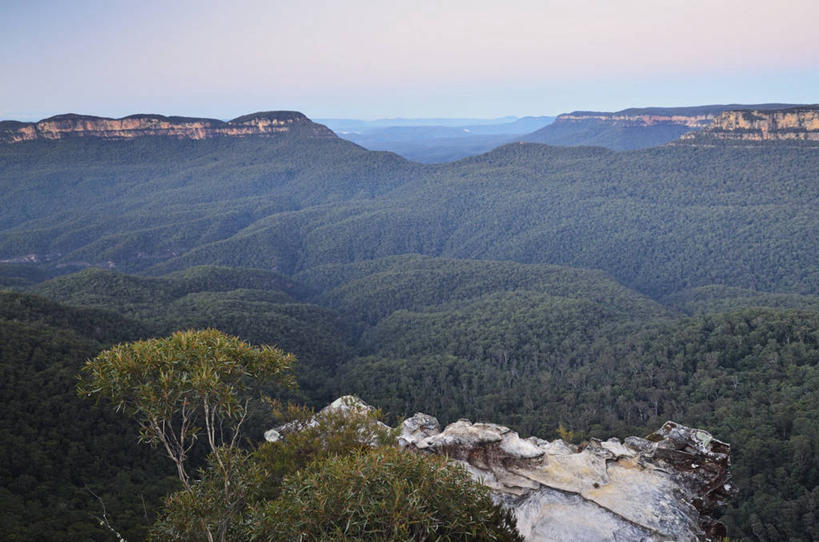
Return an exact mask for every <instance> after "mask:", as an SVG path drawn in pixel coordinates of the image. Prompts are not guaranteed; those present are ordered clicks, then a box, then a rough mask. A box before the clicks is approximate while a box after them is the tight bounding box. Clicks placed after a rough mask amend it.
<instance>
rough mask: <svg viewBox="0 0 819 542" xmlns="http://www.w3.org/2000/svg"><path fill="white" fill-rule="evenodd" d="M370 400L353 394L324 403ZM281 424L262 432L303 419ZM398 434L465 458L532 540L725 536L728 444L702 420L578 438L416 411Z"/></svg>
mask: <svg viewBox="0 0 819 542" xmlns="http://www.w3.org/2000/svg"><path fill="white" fill-rule="evenodd" d="M370 408H371V407H369V406H368V405H366V404H364V403H362V402H361V401H360V400H358V399H356V398H354V397H349V396H347V397H343V398H340V399H338V400H336V401H334V402H333V403H332V404H331V405H329V406H328V407H327V408H326V409H325V410H324V411H322V412H329V411H332V412H338V411H342V412H345V411H346V412H362V411H367V410H369V409H370ZM320 416H321V412H320V413H319V414H318V416H317V417H320ZM278 429H279V431H272V432H268V433H267V434H266V435H265V437H266V438H267V439H268V440H277V439H278V438H280V437H281V434H282V433H283V434H286V433H287V432H289V431H292V430H294V429H296V428H292V427H289V428H288V427H282V428H278ZM285 438H286V436H285ZM363 438H365V439H366V438H368V437H367V436H364V437H363ZM398 442H399V444H400V446H401V447H402V448H404V449H405V450H408V451H411V452H415V453H430V454H439V455H445V456H447V457H448V458H450V459H451V460H452V461H453V462H454V463H457V464H460V465H463V466H464V467H465V468H466V469H467V470H468V471H469V472H470V473H471V474H472V476H473V477H474V478H475V479H476V480H479V481H480V482H482V483H483V484H486V485H487V486H488V487H489V488H490V489H491V491H492V495H493V498H494V499H495V500H496V502H499V503H502V504H503V505H504V506H506V507H508V508H510V509H512V510H514V512H515V517H516V520H517V526H518V530H519V531H520V532H521V534H522V535H523V536H524V537H525V538H526V540H529V541H532V542H541V541H565V540H572V541H575V542H583V541H596V542H597V541H615V540H616V541H629V540H634V541H638V540H639V541H660V540H663V541H666V540H678V541H682V540H716V539H719V538H720V537H723V536H725V529H724V527H723V525H722V524H721V523H719V522H718V521H717V520H716V519H714V517H713V514H714V512H715V511H716V510H717V509H718V507H719V506H721V505H722V504H723V503H724V502H725V501H726V499H728V498H730V496H731V495H732V494H733V492H734V489H733V488H732V485H731V482H730V474H729V467H730V451H731V449H730V446H729V445H728V444H726V443H724V442H721V441H719V440H717V439H715V438H714V437H713V436H711V434H710V433H708V432H707V431H703V430H701V429H694V428H690V427H686V426H684V425H681V424H678V423H675V422H670V421H669V422H666V423H665V424H664V425H663V426H662V427H661V428H660V429H659V430H658V431H656V432H655V433H652V434H651V435H648V436H647V437H646V438H641V437H628V438H626V439H625V440H624V441H620V440H619V439H616V438H612V439H609V440H606V441H601V440H597V439H592V440H591V441H589V442H588V443H586V444H585V445H582V446H575V445H572V444H569V443H566V442H564V441H562V440H553V441H551V442H549V441H546V440H543V439H539V438H537V437H529V438H526V439H523V438H520V436H519V435H518V433H516V432H514V431H512V430H511V429H509V428H508V427H504V426H502V425H496V424H491V423H472V422H470V421H469V420H459V421H457V422H455V423H452V424H450V425H448V426H447V427H446V428H444V429H443V430H442V429H441V427H440V424H439V423H438V420H437V419H435V418H434V417H432V416H429V415H427V414H421V413H418V414H415V415H414V416H412V417H411V418H408V419H406V420H404V422H403V423H402V424H401V426H400V436H399V437H398Z"/></svg>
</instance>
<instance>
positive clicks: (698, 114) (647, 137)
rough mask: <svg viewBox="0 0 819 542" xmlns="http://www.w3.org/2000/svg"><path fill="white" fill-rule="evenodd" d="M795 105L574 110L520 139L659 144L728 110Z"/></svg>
mask: <svg viewBox="0 0 819 542" xmlns="http://www.w3.org/2000/svg"><path fill="white" fill-rule="evenodd" d="M791 107H802V106H798V105H796V104H781V103H767V104H755V105H745V104H726V105H716V104H715V105H701V106H690V107H644V108H630V109H623V110H620V111H614V112H606V111H573V112H571V113H564V114H562V115H558V117H557V118H556V119H555V121H554V122H553V123H552V124H550V125H548V126H545V127H543V128H541V129H540V130H537V131H535V132H532V133H531V134H529V135H527V136H525V137H523V138H521V141H524V142H530V143H546V144H549V145H561V146H578V145H580V146H601V147H606V148H609V149H612V150H618V151H620V150H636V149H643V148H648V147H656V146H660V145H664V144H666V143H671V142H674V141H676V140H678V139H679V138H680V137H682V136H683V135H685V134H687V133H689V132H692V131H696V130H701V129H704V128H707V127H708V126H710V125H711V123H712V122H713V121H714V119H716V118H717V117H719V116H720V115H722V114H724V113H725V112H726V111H739V110H755V111H767V110H780V109H786V108H791Z"/></svg>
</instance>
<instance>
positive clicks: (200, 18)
mask: <svg viewBox="0 0 819 542" xmlns="http://www.w3.org/2000/svg"><path fill="white" fill-rule="evenodd" d="M818 21H819V0H541V1H534V0H507V1H501V0H495V1H486V0H451V1H444V0H438V1H434V0H419V1H415V2H409V1H401V0H372V1H365V0H350V1H342V0H337V1H322V0H315V1H310V0H301V1H299V0H288V1H279V0H266V1H265V0H248V1H241V0H231V1H227V0H225V1H222V2H215V1H210V0H173V1H172V0H162V1H157V0H122V1H119V0H71V1H69V0H60V1H38V0H19V1H14V0H0V119H18V120H36V119H40V118H43V117H47V116H50V115H54V114H58V113H65V112H75V113H85V114H94V115H103V116H117V117H118V116H124V115H127V114H131V113H149V112H150V113H162V114H178V115H189V116H207V117H216V118H224V119H227V118H232V117H235V116H238V115H241V114H244V113H248V112H252V111H259V110H276V109H290V110H299V111H302V112H304V113H305V114H307V115H308V116H310V117H313V118H322V117H325V118H326V117H338V118H380V117H399V116H400V117H498V116H504V115H517V116H523V115H549V114H557V113H561V112H566V111H571V110H577V109H587V110H588V109H596V110H609V111H611V110H617V109H623V108H626V107H636V106H674V105H699V104H709V103H760V102H791V103H816V102H819V32H818V31H817V28H816V26H817V22H818Z"/></svg>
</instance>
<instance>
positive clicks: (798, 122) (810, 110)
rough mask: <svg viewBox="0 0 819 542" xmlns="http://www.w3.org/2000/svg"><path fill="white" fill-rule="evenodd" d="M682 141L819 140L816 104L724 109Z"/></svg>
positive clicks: (817, 107)
mask: <svg viewBox="0 0 819 542" xmlns="http://www.w3.org/2000/svg"><path fill="white" fill-rule="evenodd" d="M681 139H682V141H689V142H699V141H705V140H707V139H711V140H726V141H819V106H811V107H793V108H788V109H779V110H773V111H765V110H755V109H751V110H741V111H726V112H724V113H722V114H720V115H718V116H717V117H716V118H714V120H713V122H712V123H711V124H710V125H709V126H708V127H707V128H705V129H704V130H702V132H700V133H698V134H686V135H684V136H682V138H681Z"/></svg>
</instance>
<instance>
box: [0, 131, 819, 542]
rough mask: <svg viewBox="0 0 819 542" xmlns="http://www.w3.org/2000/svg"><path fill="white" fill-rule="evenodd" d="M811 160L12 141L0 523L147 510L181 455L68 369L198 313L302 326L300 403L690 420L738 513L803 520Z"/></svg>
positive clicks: (253, 423)
mask: <svg viewBox="0 0 819 542" xmlns="http://www.w3.org/2000/svg"><path fill="white" fill-rule="evenodd" d="M817 171H819V150H817V149H812V148H808V147H805V148H802V147H798V146H797V147H792V146H786V145H778V144H768V145H763V146H756V147H754V148H745V147H741V146H712V147H693V146H692V147H662V148H654V149H647V150H641V151H633V152H622V153H617V152H612V151H608V150H605V149H601V148H588V147H579V148H557V147H548V146H545V145H538V144H514V145H508V146H505V147H501V148H499V149H496V150H494V151H492V152H490V153H487V154H485V155H481V156H477V157H473V158H468V159H465V160H462V161H459V162H454V163H448V164H438V165H422V164H416V163H412V162H409V161H406V160H404V159H402V158H400V157H397V156H395V155H392V154H389V153H381V152H368V151H365V150H364V149H362V148H360V147H358V146H356V145H354V144H351V143H349V142H346V141H343V140H340V139H335V138H325V139H320V140H319V139H310V138H303V137H291V138H279V139H277V138H268V139H256V138H245V139H238V138H237V139H231V138H215V139H212V140H205V141H187V140H171V139H164V138H142V139H136V140H133V141H127V142H110V141H102V140H89V139H86V140H65V141H58V142H42V141H40V142H31V143H23V144H16V145H0V188H2V190H0V210H2V212H0V259H2V260H4V262H3V263H0V285H1V286H2V287H5V288H10V289H13V291H12V290H7V291H4V292H2V293H0V333H2V341H0V371H2V373H0V374H2V377H3V382H4V383H5V384H4V386H2V387H1V388H0V394H2V404H3V405H4V411H5V414H4V416H3V418H2V425H0V443H2V444H0V477H1V478H2V483H1V484H0V487H2V490H0V500H2V503H3V506H0V524H2V525H4V526H5V527H4V528H5V532H6V533H9V537H10V539H11V540H27V539H30V538H32V537H33V536H35V533H42V532H50V533H54V538H55V539H66V540H87V539H94V540H105V539H106V537H107V536H108V533H106V532H105V531H104V530H101V529H99V528H98V527H97V526H96V525H95V523H94V521H93V519H91V518H92V516H93V515H94V514H97V513H98V507H99V501H98V499H97V498H96V497H95V496H94V495H97V496H100V497H102V498H103V500H104V502H105V503H106V505H107V507H108V511H109V513H110V516H111V517H113V518H115V519H116V520H117V522H118V525H119V528H120V529H121V530H122V532H123V533H126V534H127V535H128V538H129V539H141V538H143V537H144V536H145V534H146V533H147V528H148V526H149V525H150V524H151V523H153V522H154V520H155V519H156V517H157V513H158V510H159V508H160V505H161V496H162V495H163V494H167V493H169V492H170V491H172V490H174V489H178V488H177V487H176V486H175V485H174V481H173V478H172V475H173V472H172V469H171V468H170V465H167V464H165V463H163V462H162V461H161V458H158V456H157V454H156V453H155V452H154V450H150V449H145V448H143V447H141V446H140V445H139V444H138V443H137V439H136V437H135V431H134V426H133V424H132V423H130V422H128V421H126V420H124V419H121V418H119V417H117V416H115V415H114V413H113V412H111V409H110V408H109V407H110V405H108V407H106V406H105V405H100V406H95V405H93V404H92V403H86V402H82V401H80V400H79V399H78V398H77V397H76V394H75V393H74V385H75V383H76V374H77V371H78V370H79V368H80V366H81V365H82V364H83V362H84V361H85V360H86V359H89V358H92V357H94V356H95V355H97V354H98V353H99V352H100V351H102V350H104V349H106V348H110V347H111V346H113V345H114V344H116V343H120V342H123V341H134V340H139V339H147V338H150V337H160V336H167V335H170V334H171V333H172V332H174V331H176V330H179V329H201V328H207V327H210V328H217V329H219V330H221V331H223V332H225V333H229V334H231V335H236V336H238V337H240V338H241V339H242V340H245V341H248V342H250V343H252V344H271V345H277V346H279V347H280V348H282V349H283V350H285V351H288V352H293V353H295V354H296V356H297V358H298V364H297V365H296V367H297V370H296V376H297V379H298V382H299V385H300V391H298V392H293V393H290V392H282V393H281V394H280V397H281V398H282V399H295V400H298V401H300V402H302V403H306V404H309V405H311V406H313V407H320V406H323V405H324V404H326V403H327V402H328V401H329V400H331V399H334V398H335V397H338V396H340V395H343V394H348V393H355V394H358V395H359V396H361V397H362V398H363V399H364V400H365V401H367V402H368V403H370V404H374V405H378V406H380V407H382V408H383V409H384V410H385V411H386V412H387V413H388V414H389V419H390V420H391V421H393V422H395V421H399V420H400V419H401V418H402V417H403V416H406V415H411V414H412V413H414V412H416V411H424V412H428V413H430V414H433V415H435V416H437V417H438V418H439V419H440V420H441V421H442V422H448V421H453V420H455V419H457V418H461V417H469V418H471V419H473V420H481V421H493V422H498V423H503V424H506V425H509V426H510V427H512V428H514V429H515V430H517V431H519V432H521V433H522V434H523V435H533V434H534V435H537V436H540V437H542V438H547V439H552V438H557V437H558V436H560V435H562V436H568V435H571V436H573V438H574V439H575V440H578V441H580V440H582V439H587V438H590V437H604V438H608V437H610V436H618V437H625V436H627V435H630V434H637V435H642V434H647V433H649V432H650V431H653V430H654V429H656V428H657V427H659V426H660V425H661V424H662V423H663V422H665V421H666V420H667V419H674V420H675V421H678V422H680V423H684V424H688V425H692V426H700V427H703V428H705V429H707V430H709V431H711V432H712V433H713V434H714V436H715V437H717V438H719V439H721V440H724V441H727V442H730V443H731V444H732V445H733V450H734V457H733V465H734V467H733V472H734V478H735V482H736V484H737V486H738V488H739V496H738V497H737V498H736V499H735V500H734V501H733V502H732V503H731V504H730V505H729V507H728V508H727V509H726V510H725V512H724V516H723V521H724V522H725V523H726V524H727V526H728V528H729V533H730V535H731V537H734V538H740V539H748V540H778V539H783V538H788V539H792V540H805V541H807V540H812V539H816V538H819V531H817V529H818V528H819V527H817V525H819V518H817V517H816V503H817V502H819V494H818V493H817V489H816V488H817V485H819V469H817V464H819V422H817V420H819V374H818V373H817V362H819V325H817V324H819V297H817V294H818V293H819V292H817V285H818V284H819V272H818V271H817V261H816V255H817V254H819V235H818V234H819V227H817V224H819V217H817V213H816V209H817V203H819V201H818V200H819V198H818V197H817V196H819V183H817V182H816V181H817V179H816V172H817ZM102 268H105V269H102ZM266 416H267V413H265V412H254V413H253V416H252V417H251V419H250V420H249V425H248V427H247V429H248V432H247V438H248V443H251V444H254V445H255V444H256V443H258V442H259V441H260V440H261V432H262V430H264V429H266V428H269V423H270V422H269V418H268V417H266ZM249 445H250V444H249ZM194 459H195V461H198V464H199V465H204V464H205V463H204V461H205V457H204V454H203V453H200V454H199V455H197V456H195V457H194Z"/></svg>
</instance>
